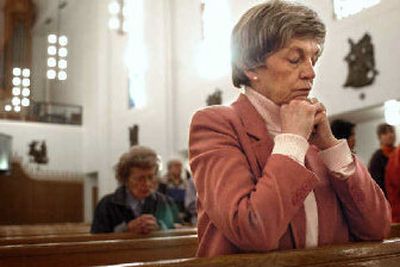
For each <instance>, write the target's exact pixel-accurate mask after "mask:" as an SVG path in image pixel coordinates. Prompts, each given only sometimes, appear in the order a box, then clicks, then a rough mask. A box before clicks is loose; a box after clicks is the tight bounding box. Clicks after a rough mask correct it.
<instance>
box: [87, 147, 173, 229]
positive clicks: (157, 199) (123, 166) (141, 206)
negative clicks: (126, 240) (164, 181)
mask: <svg viewBox="0 0 400 267" xmlns="http://www.w3.org/2000/svg"><path fill="white" fill-rule="evenodd" d="M158 169H159V159H158V155H157V153H156V152H155V151H154V150H153V149H151V148H148V147H145V146H133V147H132V148H131V149H130V150H129V151H128V152H127V153H125V154H123V155H122V156H121V157H120V159H119V162H118V164H117V166H116V167H115V173H116V179H117V181H118V183H119V187H118V188H117V189H116V191H115V192H114V193H112V194H109V195H106V196H105V197H103V198H102V199H101V200H100V202H99V204H98V205H97V207H96V210H95V212H94V218H93V223H92V227H91V232H92V233H111V232H132V233H136V234H148V233H150V232H152V231H154V230H158V229H166V228H174V223H175V222H179V219H178V218H177V217H176V216H174V211H173V207H172V206H171V205H170V203H169V201H168V199H167V198H166V196H164V195H162V194H160V193H157V192H154V181H155V179H156V175H157V172H158Z"/></svg>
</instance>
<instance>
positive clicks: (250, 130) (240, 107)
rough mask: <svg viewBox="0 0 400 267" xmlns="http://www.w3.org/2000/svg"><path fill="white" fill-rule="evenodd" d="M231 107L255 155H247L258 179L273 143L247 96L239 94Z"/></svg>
mask: <svg viewBox="0 0 400 267" xmlns="http://www.w3.org/2000/svg"><path fill="white" fill-rule="evenodd" d="M232 107H233V109H234V110H235V112H236V114H237V115H238V116H239V117H240V118H241V121H242V123H243V126H244V129H245V131H246V133H247V135H248V137H249V140H250V146H251V148H252V150H253V153H254V155H255V157H254V158H253V157H252V156H253V155H249V154H248V155H247V156H248V158H249V160H250V164H251V168H252V171H253V173H254V174H256V176H257V177H260V176H261V175H262V171H263V169H264V166H265V163H266V162H267V159H268V157H269V155H270V154H271V151H272V148H273V146H274V142H273V140H272V138H271V137H270V136H269V134H268V130H267V128H266V126H265V122H264V120H263V118H262V117H261V115H260V114H259V113H258V112H257V110H256V109H255V108H254V107H253V105H252V104H251V102H250V101H249V100H248V98H247V96H245V95H244V94H241V95H240V96H239V98H238V100H237V101H236V102H234V103H233V104H232Z"/></svg>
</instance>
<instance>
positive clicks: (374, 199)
mask: <svg viewBox="0 0 400 267" xmlns="http://www.w3.org/2000/svg"><path fill="white" fill-rule="evenodd" d="M353 158H354V164H355V167H356V168H355V172H354V174H352V175H351V176H350V177H348V178H347V179H345V180H343V179H338V178H336V177H334V175H332V176H331V183H332V186H333V187H334V189H335V191H336V194H337V196H338V198H339V200H340V202H341V203H342V209H343V212H344V214H345V216H346V219H347V222H348V224H349V230H350V232H351V234H352V235H353V237H355V239H356V240H382V239H384V238H385V237H387V236H388V234H389V232H390V223H391V209H390V205H389V203H388V201H387V200H386V198H385V195H384V193H383V192H382V190H381V189H380V188H379V186H378V185H377V184H376V183H375V182H374V180H373V179H372V177H371V175H370V174H369V172H368V170H367V168H366V167H365V166H364V165H363V164H362V163H361V162H360V161H359V159H358V158H357V157H356V156H353Z"/></svg>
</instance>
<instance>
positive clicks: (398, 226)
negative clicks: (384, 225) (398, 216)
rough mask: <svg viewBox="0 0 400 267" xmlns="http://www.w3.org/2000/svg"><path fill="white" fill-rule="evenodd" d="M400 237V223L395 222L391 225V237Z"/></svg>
mask: <svg viewBox="0 0 400 267" xmlns="http://www.w3.org/2000/svg"><path fill="white" fill-rule="evenodd" d="M394 237H400V223H393V224H392V225H391V227H390V236H389V238H394Z"/></svg>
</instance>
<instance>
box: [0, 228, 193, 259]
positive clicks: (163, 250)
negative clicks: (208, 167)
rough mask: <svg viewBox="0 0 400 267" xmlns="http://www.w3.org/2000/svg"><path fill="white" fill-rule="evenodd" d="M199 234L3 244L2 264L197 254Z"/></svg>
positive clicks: (171, 256)
mask: <svg viewBox="0 0 400 267" xmlns="http://www.w3.org/2000/svg"><path fill="white" fill-rule="evenodd" d="M196 249H197V236H196V235H189V236H175V237H154V238H144V239H131V240H126V239H125V240H97V241H87V242H64V243H41V244H27V245H4V246H0V266H81V265H85V266H87V265H104V264H113V263H121V262H145V261H154V260H161V259H177V258H190V257H194V256H195V252H196Z"/></svg>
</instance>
